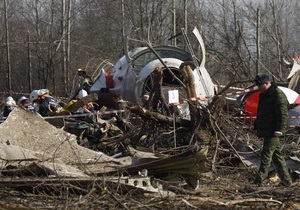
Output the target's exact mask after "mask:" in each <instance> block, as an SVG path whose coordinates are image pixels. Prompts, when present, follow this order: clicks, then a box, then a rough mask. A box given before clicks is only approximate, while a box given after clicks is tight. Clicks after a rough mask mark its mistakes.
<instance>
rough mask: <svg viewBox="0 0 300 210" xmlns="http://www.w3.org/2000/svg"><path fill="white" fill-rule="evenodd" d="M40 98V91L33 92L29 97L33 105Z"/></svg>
mask: <svg viewBox="0 0 300 210" xmlns="http://www.w3.org/2000/svg"><path fill="white" fill-rule="evenodd" d="M38 96H39V94H38V90H33V91H32V92H31V93H30V96H29V99H30V102H31V103H33V101H35V100H36V99H37V98H38Z"/></svg>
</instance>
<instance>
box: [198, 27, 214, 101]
mask: <svg viewBox="0 0 300 210" xmlns="http://www.w3.org/2000/svg"><path fill="white" fill-rule="evenodd" d="M193 33H194V35H195V36H196V38H197V40H198V42H199V44H200V47H201V50H202V60H201V64H200V68H199V69H198V68H197V73H198V74H199V78H200V77H201V76H202V78H203V80H204V83H205V84H204V85H205V86H206V89H207V91H208V94H209V95H210V96H213V95H214V94H215V85H214V83H213V81H212V79H211V77H210V75H209V73H208V71H207V70H206V68H205V55H206V50H205V45H204V41H203V39H202V37H201V35H200V33H199V31H198V29H197V28H194V30H193ZM203 88H205V87H203Z"/></svg>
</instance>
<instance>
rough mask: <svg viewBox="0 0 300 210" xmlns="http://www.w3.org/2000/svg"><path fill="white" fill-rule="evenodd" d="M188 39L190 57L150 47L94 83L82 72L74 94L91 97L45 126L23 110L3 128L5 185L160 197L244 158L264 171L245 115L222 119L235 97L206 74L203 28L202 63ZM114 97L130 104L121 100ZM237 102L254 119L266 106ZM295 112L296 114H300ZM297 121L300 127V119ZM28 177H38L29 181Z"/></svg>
mask: <svg viewBox="0 0 300 210" xmlns="http://www.w3.org/2000/svg"><path fill="white" fill-rule="evenodd" d="M129 31H130V30H129ZM129 31H128V33H127V36H126V39H128V37H129ZM181 34H182V36H183V37H184V40H185V42H186V45H187V46H188V50H189V51H186V50H183V49H180V48H178V47H175V46H164V45H163V46H160V45H159V46H152V45H151V44H149V43H147V47H138V48H135V49H134V50H132V51H130V52H128V54H126V55H125V56H123V57H122V58H121V59H120V60H119V61H118V62H117V63H116V64H115V65H113V70H112V71H111V72H107V71H105V69H104V68H102V67H106V66H108V65H111V64H110V63H109V62H104V63H103V65H102V66H101V68H100V69H97V72H96V71H95V72H94V73H93V75H95V76H93V77H91V76H89V75H88V74H87V72H86V71H85V70H80V71H78V75H77V76H78V78H79V81H80V82H79V85H78V88H77V89H76V90H75V91H74V97H75V96H76V95H77V94H78V93H79V92H80V91H81V90H83V89H84V90H85V91H87V92H88V94H89V95H88V96H86V97H84V98H83V99H82V100H79V101H78V102H77V103H75V104H72V105H71V106H70V107H69V108H68V111H69V113H72V114H71V115H67V116H66V115H61V114H57V115H54V116H49V117H44V119H43V118H42V117H41V116H40V115H38V114H36V113H31V112H27V111H25V110H22V109H20V108H15V109H14V110H13V111H12V112H11V114H10V115H9V116H8V118H7V119H6V120H5V121H4V122H3V123H2V124H0V130H1V132H0V133H1V134H0V136H1V141H2V145H1V149H0V156H1V162H2V164H1V174H2V178H1V180H0V183H1V184H2V185H3V186H8V187H14V188H22V187H23V188H26V189H27V188H30V189H35V190H37V189H43V190H45V189H47V188H49V187H50V186H52V187H51V189H53V186H55V187H57V188H60V187H63V186H62V185H61V181H62V178H63V179H64V180H67V182H68V183H69V185H68V187H69V188H72V187H73V188H74V189H73V191H74V192H75V191H80V192H81V193H84V192H86V191H85V190H84V188H85V187H82V186H87V185H88V186H90V185H92V184H93V183H94V182H95V181H96V182H99V183H100V182H101V183H106V184H108V185H109V186H110V187H112V188H115V189H118V190H123V192H124V191H131V192H132V191H135V192H139V193H141V192H151V193H153V192H156V193H157V192H160V193H162V192H163V191H165V190H166V191H170V190H171V191H173V192H174V191H175V192H178V190H179V187H183V188H184V189H189V190H191V189H192V190H196V189H197V188H198V187H199V179H201V173H203V172H205V171H207V170H212V171H216V170H217V169H218V167H219V166H220V165H227V164H230V165H232V164H236V160H238V162H239V163H238V164H237V165H240V164H242V165H243V166H244V167H247V168H257V167H258V164H259V155H258V151H259V150H260V148H261V144H262V143H261V141H259V140H258V139H257V138H256V137H255V134H254V133H253V132H252V131H250V130H246V131H245V130H243V127H244V126H245V125H246V126H248V127H250V125H249V124H245V121H244V120H241V116H239V115H233V114H228V113H227V112H224V106H226V103H227V102H226V101H227V99H226V97H227V96H230V95H232V94H224V93H222V91H220V92H219V93H216V89H215V85H214V83H213V81H212V79H211V77H210V75H209V73H208V72H207V70H206V69H205V47H204V42H203V40H202V38H201V35H200V33H199V31H198V30H197V29H196V28H195V29H194V30H193V34H194V35H195V37H196V39H197V40H198V42H199V44H200V47H201V50H202V59H201V62H200V61H199V60H198V58H196V56H195V54H194V52H193V50H192V47H191V44H190V42H189V39H188V37H187V35H186V33H185V31H184V29H182V33H181ZM125 43H127V41H125ZM124 49H125V50H127V46H124ZM174 90H178V95H177V92H176V91H175V92H174ZM288 91H290V90H288ZM288 91H287V94H290V93H289V92H288ZM238 92H239V91H238ZM172 94H175V95H172ZM246 94H247V96H246ZM293 94H294V92H293ZM116 95H118V96H119V97H120V98H122V100H120V101H119V102H116V101H115V100H114V97H115V96H116ZM234 95H240V98H239V97H236V98H235V100H236V101H237V102H236V103H234V104H235V105H234V108H237V107H236V105H237V104H239V105H240V107H238V108H241V109H244V113H251V111H252V110H254V109H255V105H253V104H257V103H258V100H257V97H254V98H255V99H253V98H252V97H251V94H248V93H247V91H240V94H234ZM144 96H147V99H146V101H145V98H144ZM223 96H225V97H223ZM295 96H296V98H295ZM172 97H174V98H172ZM222 98H223V99H224V98H225V100H222ZM173 99H174V100H173ZM292 100H294V101H291V103H292V104H293V106H294V107H293V108H297V107H299V104H300V102H299V94H298V95H297V94H296V95H293V99H292ZM91 101H92V102H94V103H95V104H96V105H97V106H98V107H97V111H96V112H95V113H78V112H76V111H77V110H78V108H80V106H82V105H83V104H85V103H87V102H91ZM245 107H246V108H245ZM253 107H254V108H253ZM297 110H298V108H297V109H295V112H292V114H295V115H298V116H299V110H298V111H297ZM253 115H255V113H252V116H253ZM248 116H249V115H243V116H242V117H248ZM45 120H46V121H48V122H50V124H49V123H48V122H46V121H45ZM291 123H294V124H297V126H295V127H299V120H298V118H296V120H294V121H293V122H291ZM51 124H52V125H51ZM53 125H54V126H53ZM11 128H18V131H17V132H16V131H15V129H11ZM36 131H40V132H36ZM297 132H298V131H297V130H296V134H295V132H291V133H290V134H288V135H287V136H288V137H287V142H288V143H289V144H286V145H285V154H286V157H287V158H288V161H287V164H288V167H289V169H290V170H292V171H293V173H294V174H295V176H296V177H298V178H299V173H300V172H299V168H300V142H299V134H298V133H297ZM233 159H234V161H232V160H233ZM233 162H234V163H233ZM28 177H34V178H33V179H32V180H31V181H30V179H28ZM39 177H43V182H42V183H41V182H40V181H38V180H39ZM174 180H176V182H175V181H174ZM174 183H176V184H174ZM174 185H176V186H174ZM166 186H167V187H166ZM172 186H173V187H174V188H172ZM175 188H176V190H174V189H175Z"/></svg>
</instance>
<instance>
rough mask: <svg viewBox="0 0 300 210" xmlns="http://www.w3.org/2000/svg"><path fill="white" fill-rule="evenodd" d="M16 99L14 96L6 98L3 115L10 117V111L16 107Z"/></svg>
mask: <svg viewBox="0 0 300 210" xmlns="http://www.w3.org/2000/svg"><path fill="white" fill-rule="evenodd" d="M16 106H17V105H16V101H15V100H14V99H13V97H11V96H8V97H6V99H5V104H4V109H3V117H8V115H9V113H10V112H11V111H12V110H13V109H14V108H15V107H16Z"/></svg>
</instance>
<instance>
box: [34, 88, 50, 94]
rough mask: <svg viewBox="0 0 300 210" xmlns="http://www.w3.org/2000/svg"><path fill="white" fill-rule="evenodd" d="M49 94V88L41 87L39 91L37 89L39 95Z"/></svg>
mask: <svg viewBox="0 0 300 210" xmlns="http://www.w3.org/2000/svg"><path fill="white" fill-rule="evenodd" d="M46 93H47V94H49V90H48V89H39V90H38V91H37V94H38V95H39V96H42V95H44V94H46Z"/></svg>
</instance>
